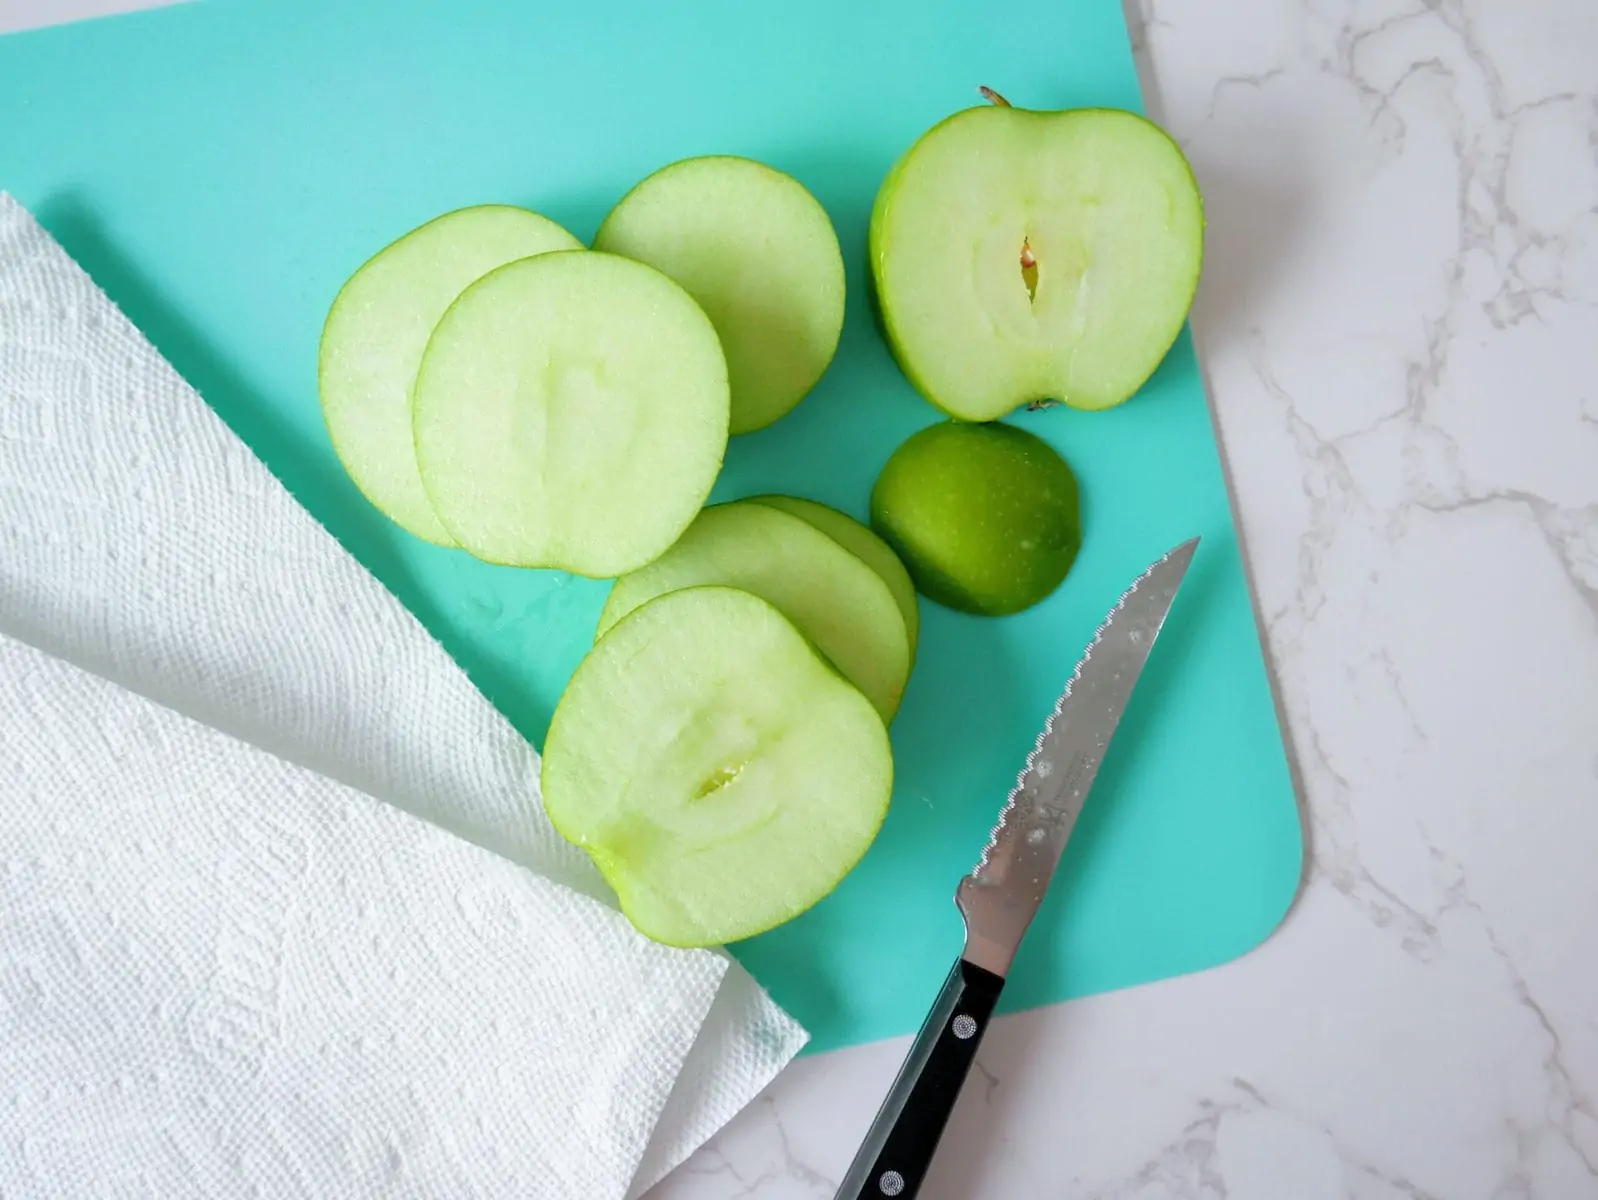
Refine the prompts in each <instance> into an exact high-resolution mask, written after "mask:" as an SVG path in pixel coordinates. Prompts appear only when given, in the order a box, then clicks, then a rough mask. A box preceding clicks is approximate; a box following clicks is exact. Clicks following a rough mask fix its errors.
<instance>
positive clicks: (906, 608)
mask: <svg viewBox="0 0 1598 1200" xmlns="http://www.w3.org/2000/svg"><path fill="white" fill-rule="evenodd" d="M750 499H752V500H753V501H754V502H755V503H756V504H766V505H770V506H771V507H772V508H780V509H782V511H783V512H788V513H792V514H793V515H794V516H796V517H799V518H800V519H801V520H804V521H808V522H809V523H810V524H812V525H814V526H815V527H816V528H817V529H819V530H821V532H822V533H824V534H826V535H827V536H828V537H830V538H831V539H832V540H833V541H835V542H837V543H838V544H839V545H840V546H842V547H843V548H844V549H845V550H847V551H848V552H849V553H850V554H853V555H854V556H855V557H856V558H858V559H860V560H861V561H862V562H863V563H865V564H866V566H868V567H870V568H871V569H872V570H873V571H875V572H876V573H877V574H878V575H879V576H881V577H882V582H883V583H885V584H887V585H888V590H889V591H890V592H892V593H893V600H894V603H895V604H897V605H898V606H899V614H900V616H902V617H904V629H905V634H906V635H907V636H908V637H909V639H910V658H911V661H912V662H914V660H915V653H916V641H917V639H918V638H919V637H920V633H921V608H920V606H919V605H918V604H917V603H916V585H915V583H914V582H913V581H912V580H911V578H910V572H908V571H906V570H905V569H904V563H902V562H900V561H899V556H898V555H897V554H895V553H894V552H893V547H892V546H890V545H888V543H887V542H885V541H883V540H882V539H881V538H880V537H878V536H877V535H876V534H875V533H873V532H872V531H871V529H870V528H869V527H868V526H865V525H862V524H861V523H860V522H859V521H856V520H855V519H854V518H853V517H851V516H850V515H849V514H848V513H844V512H839V511H838V510H837V509H836V508H832V507H831V506H830V505H826V504H823V503H821V502H820V501H819V500H807V499H805V498H804V497H803V496H780V495H776V494H771V495H766V496H752V497H750Z"/></svg>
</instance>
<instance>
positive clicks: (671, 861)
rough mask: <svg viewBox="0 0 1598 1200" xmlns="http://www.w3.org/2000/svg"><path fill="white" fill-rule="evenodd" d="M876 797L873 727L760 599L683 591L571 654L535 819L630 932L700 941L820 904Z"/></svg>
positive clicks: (867, 711) (870, 714)
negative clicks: (576, 852)
mask: <svg viewBox="0 0 1598 1200" xmlns="http://www.w3.org/2000/svg"><path fill="white" fill-rule="evenodd" d="M892 789H893V757H892V751H891V748H890V746H889V742H888V734H887V731H886V729H885V728H884V727H883V723H882V719H881V718H880V717H879V716H878V715H877V712H876V710H875V709H874V708H873V707H872V706H871V704H870V702H869V701H867V700H866V698H865V697H864V696H862V695H861V694H860V692H859V691H858V690H856V689H855V688H854V687H852V686H850V684H848V683H847V682H846V681H845V680H844V679H843V678H842V676H840V675H839V674H838V673H837V672H836V671H835V670H834V669H833V668H832V667H831V666H830V665H829V664H828V663H827V662H826V661H825V660H824V659H823V658H822V657H821V655H820V654H818V653H817V652H816V650H815V649H814V647H812V646H811V644H810V643H809V642H808V641H806V640H805V638H804V637H803V636H801V635H800V634H799V632H798V631H797V630H795V629H794V627H793V626H792V625H791V624H790V623H789V622H788V620H787V619H786V618H784V617H783V616H782V614H781V613H779V612H778V611H777V609H776V608H774V607H773V606H772V605H770V604H768V603H766V602H765V601H764V600H761V599H759V598H757V597H755V596H752V595H750V594H749V593H747V592H742V591H738V590H736V589H733V588H725V587H694V588H687V589H684V590H681V591H676V592H671V593H669V594H667V595H665V596H662V597H659V598H657V599H655V600H652V601H650V602H649V603H648V604H645V605H643V606H642V607H640V608H638V609H637V610H636V611H634V612H633V613H631V614H630V615H629V616H628V617H627V618H626V619H625V620H623V621H621V622H620V623H618V624H617V625H616V626H615V628H614V629H612V630H610V632H609V633H607V634H606V635H605V636H604V637H603V638H601V639H600V640H599V642H598V643H597V644H596V645H595V646H594V648H593V650H591V651H590V652H589V654H588V655H587V657H586V658H584V660H583V662H582V664H581V665H580V666H579V667H578V668H577V672H576V674H575V675H573V676H572V680H571V683H570V684H569V685H568V686H567V688H566V691H565V692H564V694H563V695H562V696H561V699H560V703H559V705H558V706H557V707H556V709H555V715H554V718H553V719H552V721H551V722H550V727H549V737H548V739H547V741H546V743H545V751H544V762H543V792H544V808H545V811H546V812H547V813H548V814H549V819H550V820H551V821H552V822H553V823H554V826H555V828H556V829H557V830H559V831H560V833H561V834H562V836H564V837H565V838H567V839H568V840H569V841H571V842H573V843H575V844H576V845H578V846H580V847H582V849H583V850H584V851H586V852H587V853H588V855H589V856H590V857H591V858H592V859H593V860H594V862H595V863H596V864H597V865H598V867H599V869H600V871H601V872H602V873H603V874H604V876H605V878H606V880H607V881H608V882H609V883H610V885H611V887H612V888H614V889H615V891H616V895H617V898H618V899H619V900H620V902H621V907H622V911H623V912H625V913H626V915H627V917H628V919H629V920H630V921H631V922H632V923H633V925H634V926H635V927H637V929H638V930H639V931H640V932H642V933H643V934H644V935H645V936H647V937H650V938H653V939H655V940H656V941H660V942H664V943H667V944H669V945H673V946H716V945H721V944H723V943H725V942H732V941H738V940H740V939H742V938H747V937H753V936H754V935H755V934H758V933H763V932H765V931H766V930H768V929H771V928H774V927H775V926H777V925H780V924H782V923H783V922H785V921H788V920H791V919H792V918H794V917H796V916H798V915H799V914H800V913H802V912H804V911H805V910H806V909H808V908H810V907H811V906H813V905H814V904H815V903H816V902H817V901H819V900H821V899H822V898H823V897H825V896H826V895H828V894H829V893H830V892H831V891H832V890H833V889H834V888H835V887H837V885H838V883H839V882H840V881H841V880H842V879H843V877H844V876H845V875H847V874H848V873H849V872H850V871H851V870H852V869H853V868H854V866H855V865H856V864H857V863H858V862H859V861H860V858H861V857H862V856H863V855H864V854H865V852H866V850H867V848H868V847H869V846H870V845H871V842H872V840H873V839H874V838H875V837H876V835H877V831H878V829H880V828H881V825H882V820H883V817H884V816H885V815H886V813H887V809H888V802H889V797H890V795H891V792H892Z"/></svg>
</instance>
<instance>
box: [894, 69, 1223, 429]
mask: <svg viewBox="0 0 1598 1200" xmlns="http://www.w3.org/2000/svg"><path fill="white" fill-rule="evenodd" d="M980 91H981V92H982V95H983V97H984V98H985V99H986V100H987V104H980V105H970V106H968V107H966V108H963V109H960V110H958V111H956V112H953V113H950V114H949V115H948V116H946V117H944V118H943V119H942V120H940V121H938V122H937V123H936V124H934V125H932V126H931V127H930V128H928V129H927V130H926V131H924V132H923V133H922V134H921V135H920V136H919V137H918V138H917V139H916V140H915V142H913V143H912V144H911V146H910V147H909V148H908V149H907V150H905V152H904V153H903V154H902V155H900V157H899V158H898V159H897V160H895V162H894V163H893V165H892V166H891V167H890V168H889V170H888V172H887V174H886V175H885V176H884V177H883V181H882V183H881V185H880V186H879V187H878V189H877V194H876V197H875V199H874V201H873V203H872V207H871V218H870V225H869V230H868V233H867V241H866V259H867V264H866V304H867V308H868V311H869V312H870V313H871V320H872V324H873V325H874V326H875V328H876V329H877V332H878V333H879V334H880V335H881V337H882V339H883V341H884V342H885V343H886V344H887V346H888V350H889V352H890V353H891V354H892V356H893V359H894V362H895V364H896V365H897V366H898V368H899V370H900V372H901V373H902V374H903V375H904V377H905V378H906V379H907V380H908V381H909V383H910V385H911V386H912V387H914V388H915V390H916V391H917V392H918V393H919V394H920V395H921V397H922V398H923V399H925V400H926V401H927V402H928V403H929V404H931V405H932V406H933V407H934V408H936V409H937V410H938V411H939V412H940V413H942V414H943V415H945V416H947V417H950V418H951V419H953V420H956V421H972V420H976V419H977V418H972V417H970V416H967V415H963V414H962V413H960V412H957V411H955V407H954V406H951V405H950V404H948V403H945V402H943V401H942V400H940V399H939V398H938V396H937V394H936V391H935V389H933V388H932V387H930V386H929V385H928V383H927V382H926V380H925V379H923V378H922V377H921V376H920V375H919V374H918V372H917V371H916V369H915V366H914V364H913V363H912V362H911V361H910V357H909V356H908V355H907V354H906V353H905V352H904V349H903V343H902V340H901V338H900V337H899V335H898V333H897V330H896V327H895V322H894V314H893V306H892V304H891V303H890V302H889V301H888V300H886V299H885V298H884V296H883V293H882V288H881V285H880V278H881V273H882V234H883V226H884V223H885V221H886V216H887V212H888V208H889V205H890V203H891V201H892V198H893V194H894V191H895V189H896V185H897V182H898V179H899V176H900V175H901V174H902V173H903V171H904V168H905V166H906V165H907V164H908V162H909V161H910V159H911V158H912V157H913V156H914V154H915V152H916V150H917V149H918V148H919V147H920V146H921V145H922V144H923V143H924V142H925V141H926V140H927V139H928V138H930V137H931V136H932V135H933V134H934V133H937V132H938V131H939V130H941V129H943V128H944V127H945V126H947V125H949V124H950V123H951V122H953V121H956V120H959V119H960V118H962V117H964V116H965V115H966V114H968V113H971V112H973V111H984V110H986V109H988V108H989V107H990V106H998V107H1002V108H1006V109H1014V110H1015V111H1017V112H1041V113H1045V114H1048V115H1055V114H1059V115H1064V114H1067V113H1080V114H1084V115H1088V114H1094V113H1115V114H1118V115H1124V116H1130V117H1133V118H1135V119H1137V120H1138V121H1141V122H1142V123H1144V124H1145V125H1147V126H1148V127H1149V128H1151V129H1152V130H1154V131H1155V132H1157V133H1158V134H1159V135H1160V136H1161V137H1162V138H1164V139H1165V140H1166V141H1167V142H1169V143H1170V145H1171V147H1172V148H1173V149H1174V150H1175V151H1176V154H1177V157H1178V158H1179V159H1180V161H1181V162H1182V164H1183V166H1184V167H1185V169H1186V173H1187V177H1188V179H1189V181H1190V182H1191V183H1192V186H1193V191H1194V194H1195V196H1196V198H1197V200H1198V204H1199V217H1200V231H1201V235H1202V231H1203V228H1204V224H1205V221H1204V211H1203V192H1202V190H1201V189H1200V187H1199V184H1198V179H1197V176H1196V175H1195V174H1194V172H1193V168H1192V164H1191V162H1190V161H1189V160H1188V158H1187V156H1186V155H1185V154H1184V153H1183V152H1182V150H1181V147H1180V146H1179V145H1177V143H1176V140H1175V139H1174V138H1172V137H1171V135H1170V134H1169V133H1168V132H1167V131H1166V130H1165V129H1164V128H1163V127H1161V126H1160V125H1159V124H1158V123H1156V122H1154V121H1152V120H1150V119H1149V118H1148V117H1146V116H1144V115H1142V114H1141V113H1136V112H1133V111H1131V110H1130V109H1122V108H1112V107H1109V106H1102V105H1100V106H1087V107H1083V108H1076V109H1026V108H1021V107H1019V106H1015V105H1012V104H1011V103H1010V101H1008V100H1006V99H1005V98H1004V97H1003V96H1001V95H999V94H998V93H997V92H994V91H992V89H990V88H987V87H983V88H981V89H980ZM1203 265H1204V245H1203V243H1202V240H1201V242H1200V245H1199V246H1198V248H1197V260H1196V262H1195V264H1194V269H1193V277H1192V280H1191V284H1190V286H1189V287H1188V288H1187V290H1186V295H1185V298H1184V304H1183V314H1184V315H1183V320H1182V321H1180V322H1178V323H1177V325H1176V327H1175V329H1174V330H1173V332H1172V334H1171V336H1170V338H1169V340H1168V341H1167V342H1166V343H1165V345H1164V346H1163V347H1161V348H1160V351H1159V354H1158V355H1157V356H1151V362H1150V364H1149V367H1148V369H1147V371H1145V372H1144V373H1143V375H1142V376H1141V378H1139V379H1138V380H1137V382H1136V386H1134V387H1132V388H1130V389H1127V390H1126V391H1125V393H1124V394H1123V395H1121V396H1119V397H1118V398H1116V399H1115V400H1113V401H1112V402H1110V403H1105V404H1093V405H1089V404H1083V403H1081V402H1080V401H1079V400H1076V399H1074V398H1073V397H1070V396H1054V395H1019V396H1017V397H1016V400H1015V403H1014V405H1013V406H1011V408H1010V409H1009V410H1008V411H1006V412H1004V413H999V414H997V415H995V416H992V417H989V418H986V419H988V420H1000V419H1002V418H1003V417H1005V416H1008V415H1009V414H1010V413H1012V412H1014V411H1016V410H1017V409H1020V408H1023V407H1030V408H1044V407H1053V406H1056V405H1060V404H1064V405H1066V406H1069V407H1072V408H1076V409H1078V410H1080V411H1103V410H1105V409H1109V408H1114V407H1117V406H1119V405H1121V404H1124V403H1125V402H1126V401H1127V400H1130V399H1131V398H1132V397H1133V396H1135V395H1136V394H1137V393H1138V391H1140V390H1141V388H1142V386H1143V385H1144V384H1145V383H1147V382H1148V380H1149V379H1150V378H1151V377H1152V376H1153V375H1154V373H1155V371H1156V370H1158V369H1159V366H1160V364H1161V363H1162V362H1163V361H1164V360H1165V357H1166V356H1167V355H1168V354H1169V353H1170V350H1171V348H1172V347H1173V346H1174V345H1175V344H1176V341H1177V339H1178V338H1179V337H1180V335H1181V331H1182V329H1183V328H1184V327H1185V325H1186V314H1187V312H1189V311H1191V308H1192V304H1193V301H1194V299H1195V297H1196V294H1197V290H1198V283H1199V278H1200V276H1201V275H1202V272H1203Z"/></svg>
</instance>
